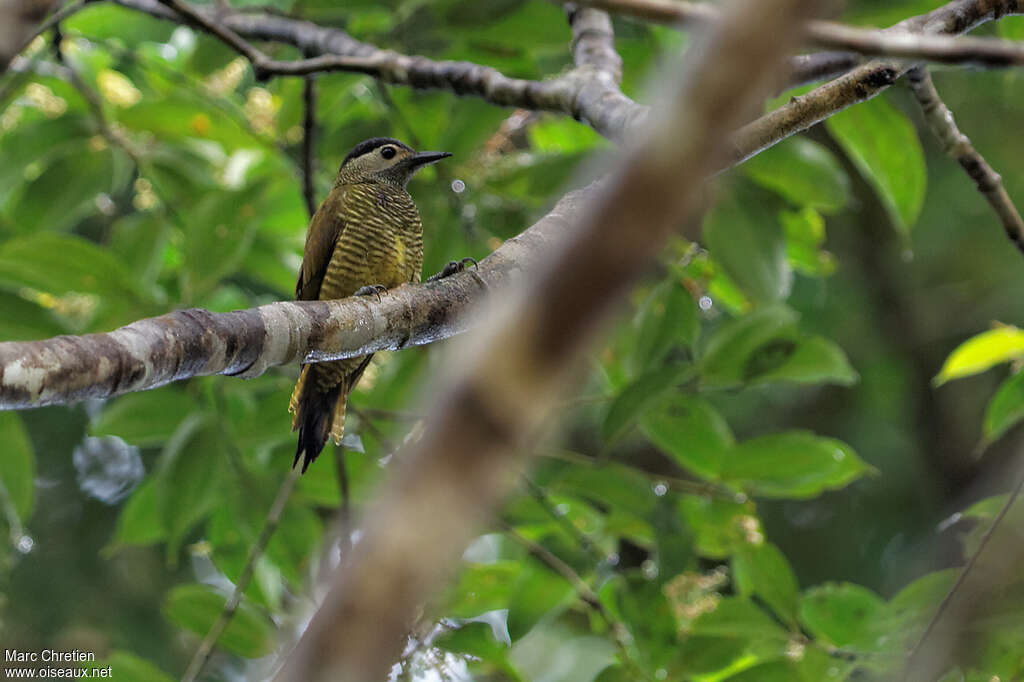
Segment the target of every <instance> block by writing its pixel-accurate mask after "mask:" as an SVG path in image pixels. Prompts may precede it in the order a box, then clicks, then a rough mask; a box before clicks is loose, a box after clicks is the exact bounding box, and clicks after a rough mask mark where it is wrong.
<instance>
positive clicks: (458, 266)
mask: <svg viewBox="0 0 1024 682" xmlns="http://www.w3.org/2000/svg"><path fill="white" fill-rule="evenodd" d="M467 265H472V266H473V267H474V268H475V267H478V266H479V263H477V262H476V259H475V258H469V257H466V258H463V259H462V260H450V261H448V264H447V265H445V266H444V269H443V270H441V272H439V273H437V274H436V275H431V276H430V277H428V278H427V281H428V282H436V281H438V280H439V279H444V278H445V277H451V276H452V275H455V274H458V273H460V272H462V271H463V270H465V269H466V266H467Z"/></svg>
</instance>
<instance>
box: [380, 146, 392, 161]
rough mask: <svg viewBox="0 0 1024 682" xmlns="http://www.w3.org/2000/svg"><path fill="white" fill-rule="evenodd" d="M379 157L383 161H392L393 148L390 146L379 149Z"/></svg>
mask: <svg viewBox="0 0 1024 682" xmlns="http://www.w3.org/2000/svg"><path fill="white" fill-rule="evenodd" d="M380 155H381V156H383V157H384V158H385V159H393V158H395V148H394V147H391V146H387V147H381V150H380Z"/></svg>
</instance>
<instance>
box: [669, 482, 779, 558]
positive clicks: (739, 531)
mask: <svg viewBox="0 0 1024 682" xmlns="http://www.w3.org/2000/svg"><path fill="white" fill-rule="evenodd" d="M677 507H678V509H679V513H680V514H681V515H682V516H683V518H684V519H685V520H686V525H687V526H688V527H689V528H691V529H692V530H693V532H694V535H695V546H696V549H697V553H698V554H700V555H701V556H703V557H707V558H709V559H727V558H729V557H730V556H732V555H733V554H735V553H737V552H740V551H742V550H743V548H744V547H745V546H746V545H748V544H750V542H749V539H748V531H747V529H748V528H749V529H750V530H751V531H754V532H757V533H760V524H759V523H758V521H757V517H756V516H754V505H753V503H752V502H749V501H748V502H735V501H733V500H723V499H718V498H711V497H697V496H693V495H687V496H684V497H682V498H680V499H679V501H678V502H677ZM751 524H756V527H753V528H751Z"/></svg>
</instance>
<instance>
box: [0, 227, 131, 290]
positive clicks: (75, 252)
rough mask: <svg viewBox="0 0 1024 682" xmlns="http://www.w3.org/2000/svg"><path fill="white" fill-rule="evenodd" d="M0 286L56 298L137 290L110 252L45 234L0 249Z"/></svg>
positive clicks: (13, 241)
mask: <svg viewBox="0 0 1024 682" xmlns="http://www.w3.org/2000/svg"><path fill="white" fill-rule="evenodd" d="M40 263H45V267H40V266H39V264H40ZM0 284H3V285H7V286H9V287H12V288H20V287H31V288H33V289H37V290H39V291H42V292H47V293H50V294H53V295H55V296H61V295H63V294H67V293H72V292H77V293H89V294H97V295H100V296H107V297H115V298H125V297H126V295H127V294H132V293H133V292H135V291H136V287H135V285H134V283H133V282H132V279H131V276H130V275H129V274H128V271H127V270H125V269H124V268H123V267H122V266H121V264H120V263H119V262H118V261H117V259H116V258H114V256H113V255H111V254H110V252H109V251H107V250H106V249H104V248H102V247H100V246H97V245H96V244H94V243H92V242H89V241H87V240H85V239H82V238H81V237H77V236H73V235H63V234H52V233H48V232H37V233H35V234H33V235H31V236H26V237H18V238H16V239H11V240H10V241H8V242H6V243H4V244H3V245H2V246H0ZM128 300H132V299H130V298H129V299H128Z"/></svg>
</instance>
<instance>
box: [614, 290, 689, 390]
mask: <svg viewBox="0 0 1024 682" xmlns="http://www.w3.org/2000/svg"><path fill="white" fill-rule="evenodd" d="M637 327H638V329H637V340H636V346H635V347H634V349H633V353H632V362H631V365H632V367H633V369H634V370H635V371H640V370H643V369H646V368H650V367H658V366H660V365H661V363H662V361H663V360H664V359H665V356H666V355H667V354H668V353H669V351H671V350H672V348H673V347H676V346H681V347H684V348H691V347H692V346H693V345H694V344H695V343H696V342H697V336H698V334H699V333H700V319H699V318H698V316H697V304H696V303H695V302H694V300H693V296H691V295H690V292H689V291H687V290H686V288H685V287H684V286H683V285H682V284H680V283H679V281H678V280H677V279H676V278H675V277H671V278H669V279H667V280H665V281H664V282H662V283H661V284H659V285H658V286H656V287H655V288H654V289H653V290H652V291H651V293H650V295H649V296H648V297H647V299H646V300H645V301H644V303H643V305H642V306H641V308H640V313H639V314H638V315H637Z"/></svg>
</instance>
